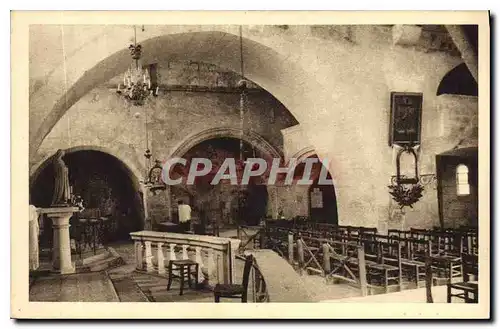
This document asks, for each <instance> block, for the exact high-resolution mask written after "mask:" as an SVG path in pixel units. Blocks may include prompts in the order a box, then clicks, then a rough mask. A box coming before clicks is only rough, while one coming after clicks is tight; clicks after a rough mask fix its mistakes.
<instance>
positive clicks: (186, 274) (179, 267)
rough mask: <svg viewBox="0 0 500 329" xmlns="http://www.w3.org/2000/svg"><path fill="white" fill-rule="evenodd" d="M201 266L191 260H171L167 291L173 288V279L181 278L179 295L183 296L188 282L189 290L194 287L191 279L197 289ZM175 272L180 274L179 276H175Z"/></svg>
mask: <svg viewBox="0 0 500 329" xmlns="http://www.w3.org/2000/svg"><path fill="white" fill-rule="evenodd" d="M198 270H199V265H198V263H196V262H195V261H192V260H190V259H179V260H171V261H169V262H168V283H167V291H168V290H170V287H171V286H172V279H173V278H179V279H180V284H181V289H180V292H179V295H181V296H182V294H183V293H184V283H185V282H187V284H188V286H189V288H192V287H193V284H192V283H191V279H192V278H193V279H194V286H195V288H196V285H197V276H198ZM174 271H176V272H178V274H177V275H176V274H174Z"/></svg>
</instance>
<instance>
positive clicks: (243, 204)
mask: <svg viewBox="0 0 500 329" xmlns="http://www.w3.org/2000/svg"><path fill="white" fill-rule="evenodd" d="M182 157H183V158H184V159H186V161H187V162H188V164H187V165H186V166H184V165H176V166H174V167H173V168H172V170H171V177H172V178H173V179H176V178H179V177H180V178H182V181H183V183H182V184H181V185H173V186H171V196H172V197H171V202H172V209H174V218H175V211H176V205H177V202H178V201H179V200H183V201H184V202H186V201H187V202H189V204H190V205H191V206H192V207H193V208H194V209H193V210H194V213H193V217H194V218H197V219H198V220H199V221H200V222H201V223H202V224H207V223H208V221H212V222H216V224H217V225H218V227H232V226H235V225H238V224H246V225H257V224H258V223H259V222H260V220H261V219H262V218H264V217H265V215H266V212H267V202H268V194H267V187H266V186H265V185H264V184H263V183H262V182H263V180H262V178H261V177H255V178H251V179H250V180H249V182H248V184H245V185H242V184H241V176H240V175H241V173H242V167H239V165H241V164H243V162H244V161H245V160H247V159H248V158H254V157H258V158H268V157H269V155H265V154H262V151H260V150H258V149H257V147H255V146H254V145H252V144H250V143H248V142H246V141H243V140H240V139H237V138H234V137H216V138H211V139H207V140H204V141H202V142H200V143H198V144H197V145H195V146H193V147H191V149H189V150H188V151H187V152H186V153H185V154H184V155H183V156H182ZM193 158H207V159H209V160H210V161H211V163H212V165H213V170H212V172H211V173H209V174H207V175H205V176H203V177H198V178H197V179H196V180H195V181H194V184H193V185H187V184H186V180H187V174H188V169H189V163H190V161H191V160H192V159H193ZM226 159H234V161H235V163H236V167H237V172H238V175H237V176H238V179H237V182H238V184H237V185H234V184H231V181H230V180H221V181H220V182H218V183H217V184H214V185H212V184H211V183H212V180H213V178H214V177H215V175H216V173H217V171H218V168H220V166H221V165H222V164H223V163H224V161H225V160H226ZM226 173H227V171H226Z"/></svg>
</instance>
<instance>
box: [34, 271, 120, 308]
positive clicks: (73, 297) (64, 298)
mask: <svg viewBox="0 0 500 329" xmlns="http://www.w3.org/2000/svg"><path fill="white" fill-rule="evenodd" d="M30 301H34V302H35V301H36V302H118V301H119V299H118V296H117V295H116V292H115V289H114V287H113V284H112V283H111V280H110V279H109V277H108V275H107V274H106V273H105V272H93V273H82V274H72V275H49V276H45V277H38V278H36V279H35V280H34V282H33V283H32V285H31V288H30Z"/></svg>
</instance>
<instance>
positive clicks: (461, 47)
mask: <svg viewBox="0 0 500 329" xmlns="http://www.w3.org/2000/svg"><path fill="white" fill-rule="evenodd" d="M445 26H446V30H448V33H449V34H450V36H451V38H452V40H453V42H454V43H455V46H456V47H457V49H458V51H460V54H461V56H462V59H463V60H464V62H465V65H467V68H468V69H469V71H470V73H471V74H472V76H473V77H474V79H475V80H476V82H478V80H477V79H478V62H477V56H476V54H475V52H474V49H473V47H472V45H471V44H470V42H469V41H468V40H467V37H466V36H465V33H464V31H463V29H462V27H461V26H460V25H445Z"/></svg>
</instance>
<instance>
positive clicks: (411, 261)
mask: <svg viewBox="0 0 500 329" xmlns="http://www.w3.org/2000/svg"><path fill="white" fill-rule="evenodd" d="M401 263H402V264H403V265H408V266H425V263H424V262H421V261H419V260H414V259H402V260H401Z"/></svg>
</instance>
